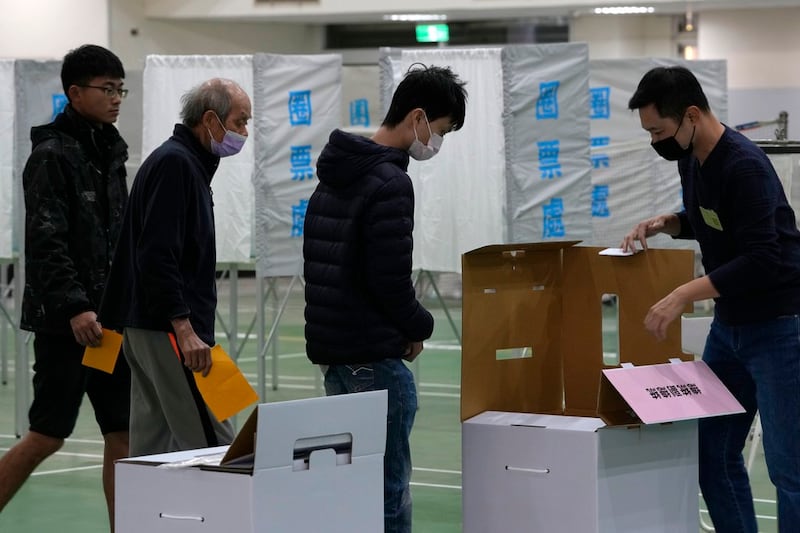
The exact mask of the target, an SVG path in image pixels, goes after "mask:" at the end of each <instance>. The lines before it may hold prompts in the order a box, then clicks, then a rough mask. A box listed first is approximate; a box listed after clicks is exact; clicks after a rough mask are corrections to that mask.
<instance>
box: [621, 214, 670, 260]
mask: <svg viewBox="0 0 800 533" xmlns="http://www.w3.org/2000/svg"><path fill="white" fill-rule="evenodd" d="M677 223H678V221H677V217H676V216H675V215H673V214H670V215H658V216H656V217H653V218H648V219H647V220H644V221H642V222H639V223H638V224H636V226H635V227H634V228H633V230H631V232H630V233H628V234H627V235H625V238H623V239H622V244H620V248H622V250H623V251H625V252H635V251H636V250H637V248H636V241H639V243H640V244H641V245H642V249H643V250H647V238H648V237H652V236H653V235H656V234H658V233H668V234H670V235H674V234H676V233H677V231H676V229H675V224H677Z"/></svg>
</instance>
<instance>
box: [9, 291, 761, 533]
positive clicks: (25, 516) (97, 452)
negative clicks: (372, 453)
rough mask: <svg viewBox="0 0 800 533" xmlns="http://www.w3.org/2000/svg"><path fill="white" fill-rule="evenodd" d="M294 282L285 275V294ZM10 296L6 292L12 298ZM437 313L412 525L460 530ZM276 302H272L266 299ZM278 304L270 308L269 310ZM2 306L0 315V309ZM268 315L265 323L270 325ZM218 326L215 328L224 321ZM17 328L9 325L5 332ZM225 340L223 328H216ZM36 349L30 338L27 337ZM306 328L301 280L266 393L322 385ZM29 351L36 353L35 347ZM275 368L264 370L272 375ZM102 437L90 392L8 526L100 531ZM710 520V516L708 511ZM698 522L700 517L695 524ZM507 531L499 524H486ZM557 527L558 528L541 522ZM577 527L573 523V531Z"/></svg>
mask: <svg viewBox="0 0 800 533" xmlns="http://www.w3.org/2000/svg"><path fill="white" fill-rule="evenodd" d="M287 286H288V283H286V282H283V281H282V282H281V283H280V284H279V289H278V292H279V294H280V295H282V294H283V293H284V292H285V289H286V287H287ZM228 287H229V285H228V282H227V281H224V280H223V281H221V282H220V284H219V289H220V290H219V292H220V307H219V308H220V310H221V312H222V315H223V317H222V318H223V320H224V321H225V323H230V320H229V317H228V316H227V310H228V301H229V291H228ZM6 303H8V302H6ZM426 304H428V306H429V308H430V309H431V311H432V312H433V313H434V315H435V317H436V319H437V322H436V329H435V331H434V336H433V338H432V339H431V341H430V342H428V343H426V347H425V351H424V352H423V353H422V355H421V356H420V359H419V366H418V367H416V370H417V372H418V374H417V377H418V381H419V396H420V398H419V403H420V410H419V412H418V414H417V418H416V423H415V426H414V432H413V434H412V439H413V442H412V450H413V455H414V473H413V480H412V489H413V498H414V530H415V531H416V532H420V533H457V532H460V531H461V433H460V423H459V383H460V364H461V363H460V355H461V352H460V349H459V347H458V342H457V340H456V335H455V333H454V332H453V329H452V328H451V327H450V325H449V323H448V321H447V319H446V315H445V313H444V310H443V307H442V305H441V303H440V302H439V301H437V299H436V298H434V297H431V298H428V299H427V300H426ZM270 305H271V306H274V305H275V304H274V302H273V303H271V304H270ZM460 305H461V302H460V301H459V300H456V299H453V300H448V301H447V307H448V309H449V310H450V311H451V313H452V314H453V318H454V320H455V322H456V323H457V324H458V325H459V327H460V321H461V316H460ZM238 308H239V313H240V318H239V321H240V327H239V330H240V335H239V336H240V339H239V342H240V343H242V342H243V340H244V339H243V338H244V336H245V332H246V331H247V330H248V326H249V325H250V321H251V320H252V317H253V316H254V312H255V311H254V310H255V284H254V283H253V280H252V278H240V280H239V298H238ZM272 309H273V308H272V307H270V308H268V311H267V316H268V317H269V316H271V314H272ZM1 318H2V316H1V315H0V319H1ZM269 327H270V324H267V329H269ZM218 329H219V328H218ZM9 337H11V335H9ZM217 340H218V342H220V343H221V344H222V345H223V346H224V347H225V348H226V349H227V343H226V341H225V339H224V336H223V335H222V334H220V335H219V336H218V339H217ZM0 349H5V350H6V351H5V352H3V353H5V354H6V356H7V357H8V359H9V370H10V371H9V380H8V383H6V384H4V385H0V453H3V452H5V451H6V450H7V449H8V448H9V447H11V446H13V444H14V443H15V442H16V440H17V439H16V437H15V436H14V386H13V383H14V365H13V360H14V357H13V352H12V351H11V350H12V347H11V340H10V339H9V342H8V346H5V347H2V346H0ZM31 350H32V347H31ZM303 350H304V343H303V337H302V291H301V289H299V288H297V287H296V288H295V289H294V290H293V291H292V294H291V297H290V298H289V300H288V305H287V308H286V312H285V314H284V315H283V318H282V320H281V322H280V326H279V329H278V353H279V359H278V365H279V367H278V368H279V370H278V381H279V386H278V389H277V390H272V389H271V388H269V389H268V390H267V395H266V401H268V402H273V401H281V400H288V399H295V398H306V397H310V396H317V395H321V394H322V391H321V390H318V389H316V387H317V386H318V385H317V384H318V383H319V380H318V379H317V372H318V370H317V369H316V368H315V367H313V366H312V365H310V364H309V363H308V361H307V359H306V358H305V354H304V352H303ZM256 352H257V348H256V345H255V341H254V340H250V341H247V342H245V344H244V347H243V348H242V351H241V355H240V357H239V364H240V366H241V368H242V369H243V371H244V372H245V374H246V375H247V377H248V378H249V379H250V381H251V383H252V384H253V385H254V386H256V379H257V374H256V371H257V363H256V356H257V353H256ZM31 357H32V355H31ZM267 368H268V369H269V368H270V363H269V361H268V364H267ZM271 379H272V376H268V379H267V382H268V383H270V382H271ZM102 449H103V447H102V442H101V440H100V436H99V434H98V433H97V429H96V426H95V423H94V418H93V416H92V412H91V406H89V405H88V402H86V404H85V406H84V408H83V411H82V413H81V416H80V419H79V421H78V426H77V428H76V430H75V433H74V434H73V436H72V438H70V439H68V441H67V443H66V444H65V446H64V448H63V449H62V450H61V451H60V452H59V453H57V454H56V455H55V456H53V457H51V458H49V459H48V460H47V461H45V462H44V464H42V465H41V466H40V468H39V469H38V470H37V471H36V472H35V473H34V476H33V477H32V478H31V479H30V480H29V481H28V482H27V483H26V484H25V485H24V486H23V488H22V489H21V490H20V492H19V493H18V494H17V496H16V497H15V498H14V500H12V502H11V503H10V504H9V505H8V507H7V508H6V509H5V510H4V511H3V512H2V513H0V532H2V533H42V532H56V531H57V532H60V533H100V532H104V531H108V525H107V518H106V510H105V504H104V500H103V495H102V490H101V486H100V464H101V458H102ZM752 478H753V480H752V482H753V488H754V493H755V497H756V500H757V501H756V505H757V511H758V514H759V517H760V518H759V527H760V531H762V532H775V531H777V523H776V520H775V493H774V489H773V488H772V486H771V485H770V484H769V481H768V479H767V476H766V473H765V468H764V463H763V453H761V452H760V451H759V453H758V455H757V458H756V463H755V466H754V468H753V472H752ZM706 520H707V517H706ZM698 530H699V526H698ZM487 533H501V532H487ZM543 533H558V532H543ZM570 533H571V532H570Z"/></svg>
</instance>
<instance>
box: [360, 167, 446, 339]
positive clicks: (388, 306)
mask: <svg viewBox="0 0 800 533" xmlns="http://www.w3.org/2000/svg"><path fill="white" fill-rule="evenodd" d="M406 180H407V181H406ZM413 194H414V193H413V190H412V189H411V182H410V180H408V178H406V179H405V180H403V179H394V180H391V181H389V182H387V183H386V184H384V185H383V186H382V187H381V188H380V189H378V190H377V191H376V192H375V193H374V194H373V195H372V197H370V199H369V206H368V208H367V210H366V212H365V214H364V222H363V224H364V227H363V229H362V231H363V232H364V242H365V250H364V263H365V264H364V276H365V283H366V287H367V290H368V291H369V292H370V294H371V295H372V298H373V301H374V302H375V303H376V304H377V305H379V306H380V308H381V310H382V311H383V313H384V314H385V315H386V316H387V317H388V318H389V320H390V321H391V322H392V323H393V324H394V326H395V327H396V328H397V329H398V330H400V331H401V332H402V333H403V335H405V337H406V338H407V339H408V340H409V341H411V342H413V341H417V342H420V341H423V340H425V339H427V338H429V337H430V336H431V333H432V332H433V316H431V314H430V313H429V312H428V310H427V309H425V308H424V307H423V306H422V304H421V303H420V302H419V301H418V300H417V298H416V293H415V291H414V285H413V283H412V282H411V269H412V258H411V254H412V249H413V240H412V231H413V228H414V204H413V202H414V200H413V198H414V197H413ZM412 351H413V350H412Z"/></svg>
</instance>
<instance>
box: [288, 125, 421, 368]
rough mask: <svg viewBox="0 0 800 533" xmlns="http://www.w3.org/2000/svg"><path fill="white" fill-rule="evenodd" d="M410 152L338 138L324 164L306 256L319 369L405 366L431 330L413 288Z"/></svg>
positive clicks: (309, 317)
mask: <svg viewBox="0 0 800 533" xmlns="http://www.w3.org/2000/svg"><path fill="white" fill-rule="evenodd" d="M407 167H408V154H406V152H404V151H402V150H398V149H396V148H390V147H387V146H382V145H379V144H376V143H374V142H372V141H371V140H369V139H366V138H364V137H360V136H357V135H352V134H349V133H346V132H343V131H339V130H335V131H334V132H333V133H331V136H330V140H329V142H328V144H327V145H326V146H325V149H324V150H323V151H322V154H321V155H320V157H319V160H318V162H317V174H318V176H319V180H320V183H319V185H318V186H317V189H316V191H314V194H313V195H312V196H311V199H310V200H309V202H308V208H307V211H306V218H305V229H304V234H305V235H304V236H305V240H304V244H303V256H304V259H305V265H304V272H305V281H306V290H305V297H306V309H305V319H306V328H305V333H306V353H307V354H308V357H309V359H311V361H312V362H313V363H317V364H355V363H368V362H374V361H379V360H382V359H390V358H400V357H402V356H403V355H404V354H405V352H406V349H407V347H408V343H409V342H410V341H422V340H424V339H427V338H428V337H430V335H431V333H432V331H433V317H432V316H431V314H430V313H429V312H428V311H427V310H426V309H425V308H424V307H423V306H422V304H420V302H419V301H417V299H416V296H415V292H414V286H413V284H412V282H411V252H412V248H413V242H412V237H411V233H412V230H413V228H414V190H413V188H412V185H411V179H410V178H409V177H408V175H407V174H406V172H405V171H406V168H407Z"/></svg>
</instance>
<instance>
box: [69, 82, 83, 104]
mask: <svg viewBox="0 0 800 533" xmlns="http://www.w3.org/2000/svg"><path fill="white" fill-rule="evenodd" d="M80 97H81V88H80V87H78V86H77V85H70V86H69V87H68V88H67V100H69V101H70V103H71V102H74V101H75V100H80Z"/></svg>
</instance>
